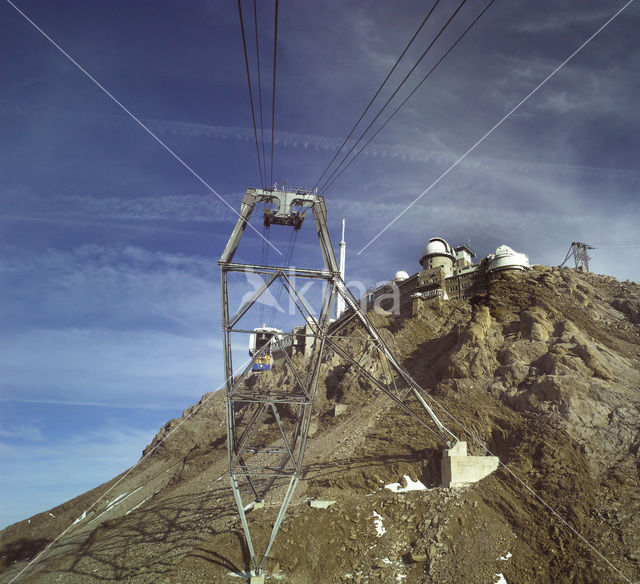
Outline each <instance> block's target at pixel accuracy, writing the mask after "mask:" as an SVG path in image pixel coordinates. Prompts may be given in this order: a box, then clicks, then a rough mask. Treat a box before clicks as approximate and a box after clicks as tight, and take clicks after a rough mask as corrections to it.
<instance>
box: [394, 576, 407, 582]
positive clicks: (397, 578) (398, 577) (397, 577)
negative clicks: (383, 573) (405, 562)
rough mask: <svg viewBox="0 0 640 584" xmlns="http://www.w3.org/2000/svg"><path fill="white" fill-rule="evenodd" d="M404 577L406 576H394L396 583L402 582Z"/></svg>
mask: <svg viewBox="0 0 640 584" xmlns="http://www.w3.org/2000/svg"><path fill="white" fill-rule="evenodd" d="M406 577H407V575H406V574H396V582H402V581H403V580H404V579H405V578H406Z"/></svg>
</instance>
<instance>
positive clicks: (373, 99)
mask: <svg viewBox="0 0 640 584" xmlns="http://www.w3.org/2000/svg"><path fill="white" fill-rule="evenodd" d="M439 2H440V0H436V2H435V4H434V5H433V6H432V7H431V10H429V12H428V13H427V15H426V16H425V17H424V20H423V21H422V23H421V24H420V26H419V27H418V30H416V32H414V33H413V36H412V37H411V40H410V41H409V43H408V44H407V46H406V47H405V48H404V51H402V53H401V54H400V56H399V57H398V59H397V60H396V62H395V63H394V64H393V67H391V71H389V73H387V76H386V77H385V78H384V81H383V82H382V83H381V84H380V87H378V91H376V93H375V95H374V96H373V97H372V98H371V101H370V102H369V103H368V104H367V107H366V108H364V111H363V112H362V115H361V116H360V117H359V118H358V121H357V122H356V123H355V124H354V125H353V128H351V131H350V132H349V135H348V136H347V137H346V138H345V139H344V142H343V143H342V144H341V145H340V148H338V150H337V151H336V153H335V154H334V155H333V158H332V159H331V161H330V162H329V164H327V168H325V169H324V171H323V172H322V174H321V175H320V178H319V179H318V180H317V181H316V184H315V185H313V188H314V189H315V188H316V187H317V186H318V183H319V182H320V181H321V180H322V177H324V175H325V174H326V173H327V171H328V170H329V168H330V167H331V165H332V164H333V163H334V161H335V159H336V158H338V155H339V154H340V151H341V150H342V149H343V148H344V145H345V144H346V143H347V141H348V140H349V138H351V135H352V134H353V133H354V132H355V130H356V128H357V127H358V124H359V123H360V122H361V121H362V118H364V116H365V115H366V113H367V112H368V111H369V108H370V107H371V106H372V104H373V102H374V101H375V99H376V97H378V95H379V94H380V92H381V91H382V88H383V87H384V86H385V84H386V83H387V81H389V77H391V75H392V73H393V72H394V71H395V70H396V67H397V66H398V65H399V63H400V61H401V60H402V57H404V55H405V53H406V52H407V51H408V50H409V47H410V46H411V45H412V43H413V41H414V40H415V38H416V37H417V36H418V34H419V33H420V31H421V30H422V28H423V27H424V25H425V24H426V22H427V20H429V17H430V16H431V14H432V13H433V11H434V10H435V8H436V6H437V5H438V3H439Z"/></svg>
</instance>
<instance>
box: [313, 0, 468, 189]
mask: <svg viewBox="0 0 640 584" xmlns="http://www.w3.org/2000/svg"><path fill="white" fill-rule="evenodd" d="M466 3H467V0H462V2H461V3H460V4H459V5H458V7H457V8H456V10H455V12H454V13H453V14H452V15H451V16H450V17H449V18H448V20H447V22H445V24H444V26H443V27H442V28H441V29H440V31H439V32H438V34H437V35H436V36H435V37H434V39H433V40H432V41H431V42H430V43H429V45H428V46H427V48H426V49H425V50H424V51H423V53H422V55H420V58H419V59H418V60H417V61H416V63H415V64H414V65H413V67H411V69H410V70H409V72H408V73H407V74H406V75H405V76H404V79H403V80H402V81H401V82H400V85H398V87H397V88H396V90H395V91H394V92H393V93H392V94H391V97H389V98H388V99H387V101H386V102H385V103H384V105H383V106H382V107H381V108H380V110H379V111H378V113H377V114H376V115H375V117H374V118H373V120H371V122H370V123H369V125H368V126H367V127H366V129H365V130H364V132H362V134H360V136H359V137H358V139H357V140H356V141H355V143H354V144H353V145H352V146H351V148H350V149H349V151H348V152H347V153H346V154H345V155H344V156H343V157H342V160H341V161H340V162H339V163H338V166H336V168H335V169H334V170H333V172H332V173H331V174H330V175H329V178H327V180H326V181H325V182H324V184H323V185H322V186H321V187H320V191H321V192H322V191H323V190H324V189H325V187H326V186H327V184H328V183H329V182H330V181H331V179H332V178H333V177H334V176H335V174H336V173H337V172H338V170H339V169H340V167H341V166H342V165H343V164H344V162H345V160H346V159H347V158H349V156H350V155H351V153H352V152H353V151H354V150H355V149H356V147H357V146H358V144H359V143H360V142H361V141H362V139H363V138H364V136H365V135H366V133H367V132H368V131H369V130H370V129H371V127H372V126H373V124H375V123H376V121H377V120H378V118H379V117H380V116H381V115H382V113H383V112H384V110H385V109H386V108H387V107H388V106H389V104H390V103H391V101H392V100H393V98H394V97H395V96H396V95H397V94H398V92H399V91H400V89H401V88H402V86H403V85H404V84H405V83H406V81H407V80H408V79H409V77H410V76H411V75H412V73H413V72H414V71H415V70H416V68H417V67H418V65H419V64H420V63H421V62H422V59H424V57H425V56H426V55H427V53H428V52H429V51H430V50H431V48H432V47H433V45H434V44H435V43H436V41H437V40H438V39H439V38H440V36H441V35H442V33H443V32H444V31H445V30H446V29H447V27H448V26H449V24H451V22H452V21H453V19H454V18H455V17H456V15H457V14H458V12H460V10H461V9H462V7H463V6H464V5H465V4H466Z"/></svg>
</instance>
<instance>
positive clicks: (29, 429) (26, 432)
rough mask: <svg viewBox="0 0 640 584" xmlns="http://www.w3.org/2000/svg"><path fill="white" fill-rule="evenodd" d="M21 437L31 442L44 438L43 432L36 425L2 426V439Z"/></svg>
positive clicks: (0, 435)
mask: <svg viewBox="0 0 640 584" xmlns="http://www.w3.org/2000/svg"><path fill="white" fill-rule="evenodd" d="M3 438H4V439H6V438H11V439H19V440H27V441H29V442H41V441H42V440H43V437H42V432H41V431H40V429H39V428H37V427H36V426H24V425H21V426H16V425H7V426H0V439H3Z"/></svg>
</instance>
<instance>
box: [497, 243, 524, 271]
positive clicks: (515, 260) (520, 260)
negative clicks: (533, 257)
mask: <svg viewBox="0 0 640 584" xmlns="http://www.w3.org/2000/svg"><path fill="white" fill-rule="evenodd" d="M528 267H529V258H528V257H527V256H526V255H525V254H523V253H518V252H517V251H514V250H512V249H511V248H510V247H509V246H508V245H501V246H499V247H498V248H497V249H496V255H495V256H493V257H492V258H491V261H490V263H489V271H492V270H524V269H525V268H528Z"/></svg>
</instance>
